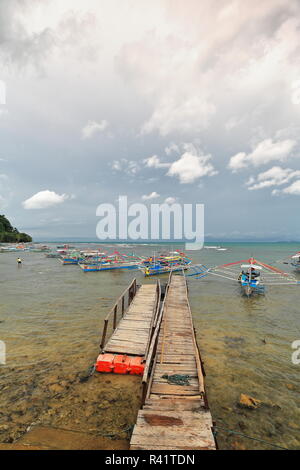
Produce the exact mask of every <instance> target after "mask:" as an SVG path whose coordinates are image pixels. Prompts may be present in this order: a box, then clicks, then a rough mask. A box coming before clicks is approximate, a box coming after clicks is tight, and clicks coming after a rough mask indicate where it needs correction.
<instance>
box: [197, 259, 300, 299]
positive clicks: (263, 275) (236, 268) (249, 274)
mask: <svg viewBox="0 0 300 470" xmlns="http://www.w3.org/2000/svg"><path fill="white" fill-rule="evenodd" d="M209 274H211V275H214V276H218V277H221V278H223V279H228V280H231V281H235V282H238V283H239V284H240V286H241V290H242V293H243V294H244V295H246V296H247V297H250V296H252V295H255V294H264V293H265V291H266V287H267V286H272V285H273V286H279V285H296V284H300V281H297V279H296V278H295V276H293V275H292V274H290V273H286V272H284V271H282V270H280V269H278V268H275V267H273V266H270V265H268V264H266V263H262V262H261V261H258V260H256V259H255V258H249V259H248V260H241V261H236V262H233V263H227V264H222V265H220V266H216V267H214V268H208V269H206V270H204V269H203V267H202V269H200V270H199V272H196V273H194V274H190V276H195V277H196V278H199V279H200V278H202V277H206V276H208V275H209Z"/></svg>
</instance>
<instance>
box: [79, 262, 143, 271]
mask: <svg viewBox="0 0 300 470" xmlns="http://www.w3.org/2000/svg"><path fill="white" fill-rule="evenodd" d="M78 264H79V266H80V268H81V269H82V270H83V272H84V273H90V272H95V271H111V270H113V269H136V268H138V266H139V262H135V261H129V262H114V261H104V262H102V263H95V264H92V263H90V264H86V263H78Z"/></svg>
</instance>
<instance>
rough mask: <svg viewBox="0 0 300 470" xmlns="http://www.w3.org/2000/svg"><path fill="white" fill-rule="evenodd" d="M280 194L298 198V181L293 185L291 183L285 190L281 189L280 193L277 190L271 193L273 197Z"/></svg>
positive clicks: (299, 192) (299, 191)
mask: <svg viewBox="0 0 300 470" xmlns="http://www.w3.org/2000/svg"><path fill="white" fill-rule="evenodd" d="M280 193H283V194H292V195H295V196H300V180H297V181H294V183H292V184H291V185H290V186H288V187H287V188H284V189H282V190H281V191H279V190H278V189H277V190H276V189H274V190H273V191H272V194H273V195H276V194H280Z"/></svg>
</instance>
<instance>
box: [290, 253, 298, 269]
mask: <svg viewBox="0 0 300 470" xmlns="http://www.w3.org/2000/svg"><path fill="white" fill-rule="evenodd" d="M291 265H292V266H293V268H294V269H295V271H297V272H298V273H300V251H299V252H298V253H296V254H295V255H294V256H292V262H291Z"/></svg>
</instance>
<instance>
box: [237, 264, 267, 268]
mask: <svg viewBox="0 0 300 470" xmlns="http://www.w3.org/2000/svg"><path fill="white" fill-rule="evenodd" d="M241 268H246V269H250V268H251V269H262V266H258V265H257V264H242V265H241Z"/></svg>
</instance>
